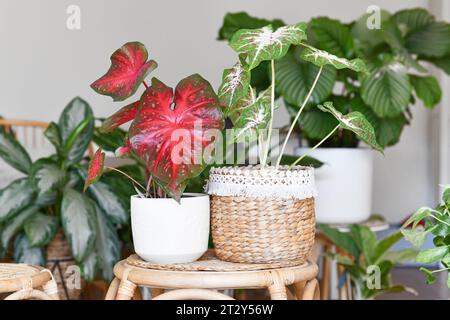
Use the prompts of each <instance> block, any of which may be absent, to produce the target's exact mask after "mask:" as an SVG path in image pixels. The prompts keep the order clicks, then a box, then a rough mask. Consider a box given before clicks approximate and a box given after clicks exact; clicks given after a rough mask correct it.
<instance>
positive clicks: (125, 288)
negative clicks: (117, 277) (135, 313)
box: [116, 279, 137, 300]
mask: <svg viewBox="0 0 450 320" xmlns="http://www.w3.org/2000/svg"><path fill="white" fill-rule="evenodd" d="M136 288H137V285H135V284H134V283H133V282H131V281H129V280H126V279H122V281H120V285H119V289H118V290H117V297H116V300H131V298H133V296H134V291H135V290H136Z"/></svg>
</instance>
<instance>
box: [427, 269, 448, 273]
mask: <svg viewBox="0 0 450 320" xmlns="http://www.w3.org/2000/svg"><path fill="white" fill-rule="evenodd" d="M445 270H450V268H442V269H437V270H433V271H431V273H436V272H442V271H445Z"/></svg>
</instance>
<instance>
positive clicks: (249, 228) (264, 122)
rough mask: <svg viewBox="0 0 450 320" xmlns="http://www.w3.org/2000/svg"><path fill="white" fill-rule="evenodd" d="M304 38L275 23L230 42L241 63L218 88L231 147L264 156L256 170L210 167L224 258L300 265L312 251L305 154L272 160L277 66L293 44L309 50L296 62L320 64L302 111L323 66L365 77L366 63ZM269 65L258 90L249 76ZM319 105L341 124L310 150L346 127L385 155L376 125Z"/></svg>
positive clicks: (216, 238)
mask: <svg viewBox="0 0 450 320" xmlns="http://www.w3.org/2000/svg"><path fill="white" fill-rule="evenodd" d="M304 40H306V24H304V23H298V24H295V25H289V26H284V27H280V28H278V29H277V30H273V27H272V26H271V25H265V26H264V27H262V28H257V29H240V30H238V31H237V32H235V33H234V35H233V36H232V37H231V40H230V47H231V48H232V49H233V50H234V51H236V52H237V53H238V54H239V59H238V61H237V62H236V64H235V65H234V66H233V67H232V68H230V69H226V70H224V72H223V82H222V85H221V87H220V89H219V97H220V99H221V101H222V104H223V106H224V110H225V115H226V116H227V117H228V118H229V119H230V120H231V121H232V123H233V125H234V128H233V129H234V135H233V136H232V137H233V139H232V140H231V141H227V144H231V143H233V142H234V141H242V140H241V139H244V140H246V141H257V142H258V143H259V145H258V147H259V150H260V152H259V154H258V155H259V157H258V158H259V165H256V166H244V167H231V168H230V167H223V168H212V169H211V172H210V176H209V181H208V185H207V190H208V193H209V194H211V195H212V200H211V201H212V204H211V208H212V209H211V210H212V211H211V224H212V227H211V228H212V236H213V242H214V248H215V250H216V254H217V255H218V257H219V258H220V259H223V260H227V261H233V262H246V263H271V262H278V261H296V262H298V263H301V262H302V261H304V260H305V259H306V258H307V256H308V255H309V253H310V250H311V248H312V245H313V242H314V229H315V227H314V225H315V215H314V197H315V195H316V191H315V184H314V171H313V168H310V167H301V166H297V164H298V163H299V162H300V161H302V160H303V159H304V158H305V157H306V154H305V155H302V156H300V157H299V158H298V159H296V160H295V161H292V163H291V164H290V165H286V166H283V165H282V163H281V160H282V156H283V153H282V152H281V153H279V154H278V155H277V157H276V158H274V159H273V162H272V156H270V155H269V153H270V146H271V138H272V132H273V116H274V109H275V108H276V104H275V103H276V84H277V80H276V75H277V73H276V66H277V63H278V62H279V61H281V60H282V59H283V58H284V57H285V56H286V55H287V54H289V53H290V47H291V46H292V45H295V46H301V47H304V48H305V50H304V51H303V52H302V54H301V55H299V57H298V58H299V59H303V60H305V61H307V62H308V63H311V64H313V65H316V66H317V70H318V72H317V73H316V75H315V81H314V82H313V83H312V84H311V87H310V88H308V93H307V95H306V97H305V99H304V101H303V102H302V105H303V106H305V105H306V102H307V101H309V97H310V96H311V94H312V93H313V91H314V88H315V86H316V85H317V83H318V80H319V79H320V75H321V71H322V70H323V69H324V68H328V67H331V68H337V69H343V68H348V69H351V70H354V71H357V72H364V71H365V65H364V62H363V61H362V60H360V59H354V60H347V59H345V58H339V57H337V56H335V55H332V54H329V53H327V52H326V51H323V50H319V49H317V48H315V47H312V46H311V45H308V44H307V43H306V42H305V41H304ZM265 62H268V63H269V66H270V84H269V86H268V88H262V89H260V90H259V93H257V91H258V90H257V88H255V87H254V86H253V85H252V84H251V83H252V82H251V77H252V71H253V70H255V69H256V68H257V67H258V66H259V65H260V64H261V63H265ZM318 108H319V109H318V110H320V112H327V113H329V114H331V116H333V117H334V118H335V119H337V124H336V125H335V126H334V127H333V128H331V129H330V131H329V132H328V133H327V135H326V137H324V138H323V139H322V140H321V141H319V142H318V143H317V144H316V145H315V146H314V147H312V150H314V149H316V148H317V147H318V146H320V145H321V144H322V143H324V141H326V138H328V137H329V136H331V135H332V134H334V132H336V131H337V130H338V129H340V128H343V129H346V130H350V131H351V132H354V133H355V134H356V135H358V136H359V137H360V138H361V139H362V140H364V141H365V142H367V143H368V144H369V145H370V146H372V147H374V148H375V149H377V150H380V151H381V147H380V146H379V145H378V143H377V142H376V137H375V132H374V129H373V127H372V126H371V125H370V123H369V122H368V121H367V120H366V119H365V117H364V116H363V115H362V114H361V113H360V112H351V113H348V114H346V115H344V114H342V113H341V112H339V111H338V110H337V109H336V108H335V107H334V106H333V103H332V102H330V101H328V102H325V103H323V104H322V105H320V106H319V107H318ZM302 111H303V108H300V110H299V111H298V112H297V114H296V116H295V117H296V118H295V120H294V121H293V123H292V125H291V128H290V130H289V132H288V135H287V137H286V138H285V143H284V144H283V148H284V146H285V144H286V143H287V141H288V139H289V136H290V134H291V133H292V130H293V128H294V126H295V123H296V121H297V119H298V118H299V117H300V115H301V113H302ZM270 164H272V165H270ZM319 192H320V190H319Z"/></svg>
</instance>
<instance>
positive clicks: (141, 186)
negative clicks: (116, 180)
mask: <svg viewBox="0 0 450 320" xmlns="http://www.w3.org/2000/svg"><path fill="white" fill-rule="evenodd" d="M106 169H109V170H113V171H116V172H118V173H120V174H122V175H124V176H125V177H127V178H128V179H130V180H131V181H132V182H133V183H135V184H136V185H137V186H139V187H140V188H141V189H142V190H144V191H146V190H145V187H144V186H143V185H142V184H140V183H139V182H137V181H136V180H135V179H134V178H133V177H131V176H130V175H128V174H126V173H125V172H123V171H122V170H119V169H117V168H113V167H106Z"/></svg>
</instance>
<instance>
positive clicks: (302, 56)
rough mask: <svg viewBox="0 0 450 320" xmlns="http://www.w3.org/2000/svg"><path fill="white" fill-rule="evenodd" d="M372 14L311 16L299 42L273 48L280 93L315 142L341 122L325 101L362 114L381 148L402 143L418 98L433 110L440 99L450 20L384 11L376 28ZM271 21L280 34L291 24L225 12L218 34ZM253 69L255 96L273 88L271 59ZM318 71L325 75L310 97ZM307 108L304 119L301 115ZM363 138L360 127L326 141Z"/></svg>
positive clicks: (449, 55)
mask: <svg viewBox="0 0 450 320" xmlns="http://www.w3.org/2000/svg"><path fill="white" fill-rule="evenodd" d="M368 17H369V16H368V15H364V16H362V17H361V18H359V19H357V20H355V21H352V22H350V23H342V22H340V21H338V20H335V19H331V18H328V17H318V18H313V19H311V21H310V22H309V23H308V24H307V26H306V30H305V37H304V39H303V40H304V41H302V43H300V44H299V43H298V42H296V41H292V42H291V44H292V46H291V47H290V49H289V50H283V51H277V52H275V53H276V58H279V59H277V61H276V63H275V69H276V94H277V96H279V97H281V98H282V99H283V100H284V104H285V106H286V107H287V110H288V111H289V113H290V114H291V115H292V117H293V118H294V119H296V122H298V124H299V126H298V127H297V128H296V130H297V131H298V133H299V134H300V135H301V137H303V138H305V139H306V140H307V141H308V142H309V144H310V145H311V146H312V145H314V144H315V143H317V141H320V140H322V139H323V138H325V137H327V135H328V134H329V132H330V130H331V129H333V128H334V127H336V126H337V125H338V120H337V119H336V118H335V117H333V114H331V113H323V112H320V110H319V109H318V107H317V105H321V104H323V103H324V102H326V101H331V102H333V103H334V105H335V106H336V108H337V109H338V111H339V112H341V113H344V114H345V113H349V112H360V113H362V114H363V115H364V116H365V117H366V118H367V119H368V120H369V122H370V123H371V125H372V126H373V127H374V129H375V132H376V139H377V141H378V143H379V145H380V146H381V147H383V148H384V147H387V146H391V145H394V144H396V143H397V142H398V141H399V139H400V136H401V133H402V130H403V128H404V126H405V125H407V124H409V123H410V121H411V118H412V114H411V107H412V105H413V104H414V103H415V101H416V99H420V100H421V101H422V102H423V105H424V106H425V107H427V108H429V109H432V108H433V107H434V106H435V105H436V104H437V103H439V101H440V99H441V88H440V86H439V83H438V81H437V79H436V78H435V77H434V76H433V75H431V74H430V72H429V66H430V64H432V65H434V66H436V67H438V68H440V69H442V70H444V71H445V72H446V73H447V74H450V64H449V62H450V24H448V23H445V22H440V21H436V19H435V18H434V16H432V15H431V14H430V13H428V12H427V11H426V10H425V9H421V8H415V9H406V10H402V11H398V12H396V13H394V14H391V13H389V12H386V11H381V14H380V22H381V25H380V28H379V29H369V28H368V27H367V24H366V23H367V19H368ZM269 24H270V25H271V26H272V28H273V30H275V32H278V30H281V28H284V27H285V25H286V24H285V23H284V22H283V21H281V20H279V19H276V20H265V19H259V18H255V17H252V16H249V15H248V14H246V13H245V12H239V13H228V14H227V15H226V16H225V18H224V22H223V25H222V27H221V29H220V31H219V37H218V38H219V40H227V41H230V42H231V43H232V42H233V35H234V33H235V32H236V31H237V30H239V29H241V28H249V29H253V28H262V27H265V26H267V25H269ZM306 35H307V39H306ZM294 40H295V39H294ZM266 54H267V52H262V53H261V54H260V57H262V58H264V55H266ZM281 55H283V57H281ZM338 57H339V58H338ZM274 58H275V56H274ZM360 59H361V60H363V61H365V62H366V64H367V70H366V71H367V72H360V71H364V69H365V67H364V64H363V63H362V61H361V60H360ZM308 62H312V63H308ZM257 64H258V66H256V65H257ZM249 66H250V69H251V72H250V74H248V75H246V76H247V77H248V78H251V83H252V86H253V87H254V88H255V91H256V92H255V95H256V94H257V93H258V92H260V91H262V90H263V88H266V87H267V86H269V85H270V82H271V76H270V64H269V63H268V62H267V61H263V62H261V63H259V61H253V60H251V61H250V63H249ZM319 70H320V71H321V77H320V79H318V80H317V83H316V85H315V88H314V90H313V92H312V94H309V89H310V88H311V86H312V85H313V84H314V82H315V81H316V75H317V73H318V72H319ZM234 98H235V99H237V98H238V97H237V96H234ZM305 99H306V105H304V101H305ZM302 108H304V110H303V111H304V112H303V113H302V116H301V117H296V115H297V114H298V111H299V110H300V109H302ZM360 140H361V139H359V138H358V135H357V134H356V133H355V132H351V131H347V130H343V128H339V129H338V130H336V131H335V132H334V133H333V134H332V135H331V136H330V137H329V138H328V139H327V141H325V142H324V144H323V146H329V147H356V146H357V145H358V143H359V141H360Z"/></svg>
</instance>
